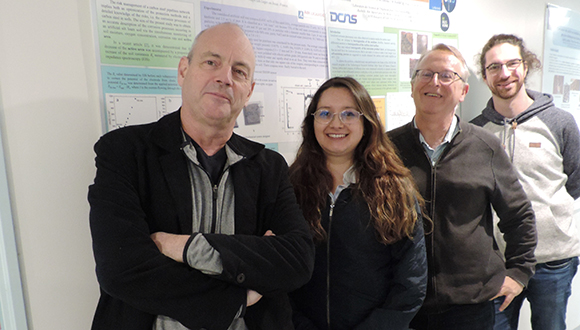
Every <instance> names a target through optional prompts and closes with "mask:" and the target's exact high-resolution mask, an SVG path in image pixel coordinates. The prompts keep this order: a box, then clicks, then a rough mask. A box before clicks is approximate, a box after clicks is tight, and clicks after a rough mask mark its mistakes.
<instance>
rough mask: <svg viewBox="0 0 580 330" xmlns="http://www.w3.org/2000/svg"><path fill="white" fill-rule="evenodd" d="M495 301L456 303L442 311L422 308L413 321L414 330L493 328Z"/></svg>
mask: <svg viewBox="0 0 580 330" xmlns="http://www.w3.org/2000/svg"><path fill="white" fill-rule="evenodd" d="M494 317H495V309H494V306H493V301H486V302H483V303H480V304H473V305H454V306H452V307H450V308H449V309H447V310H446V311H444V312H442V313H436V314H430V313H427V312H426V311H425V310H423V309H421V310H420V311H419V313H417V315H416V316H415V318H414V319H413V321H411V325H410V327H411V329H414V330H493V323H494Z"/></svg>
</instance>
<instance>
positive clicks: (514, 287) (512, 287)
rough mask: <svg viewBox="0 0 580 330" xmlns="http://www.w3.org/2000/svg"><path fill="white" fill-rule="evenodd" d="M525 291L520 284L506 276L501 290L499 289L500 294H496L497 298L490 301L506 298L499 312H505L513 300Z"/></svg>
mask: <svg viewBox="0 0 580 330" xmlns="http://www.w3.org/2000/svg"><path fill="white" fill-rule="evenodd" d="M523 290H524V287H523V286H522V285H521V284H520V283H518V282H517V281H515V280H513V279H512V278H511V277H509V276H506V277H505V280H504V281H503V284H502V286H501V288H500V289H499V292H498V294H496V295H495V297H493V298H491V299H490V300H494V299H495V298H498V297H501V296H505V299H504V301H503V304H501V306H500V307H499V311H500V312H503V310H504V309H506V308H507V307H508V306H509V305H510V304H511V302H512V300H514V298H515V297H517V296H518V295H519V294H520V293H522V291H523Z"/></svg>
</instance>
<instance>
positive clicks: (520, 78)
mask: <svg viewBox="0 0 580 330" xmlns="http://www.w3.org/2000/svg"><path fill="white" fill-rule="evenodd" d="M521 58H522V55H521V54H520V49H519V48H518V47H517V46H515V45H512V44H509V43H503V44H499V45H496V46H494V47H492V48H491V49H490V50H489V51H488V52H487V53H486V54H485V67H487V66H489V65H490V64H492V63H498V64H504V63H506V62H508V61H510V60H514V59H521ZM526 74H527V68H526V64H525V62H524V63H522V64H521V65H520V66H518V67H517V68H516V69H515V70H513V71H510V70H508V69H507V68H506V66H505V65H503V66H502V67H501V69H500V70H499V72H498V73H497V74H495V75H492V74H490V73H487V74H486V77H485V78H484V81H485V83H486V84H487V87H489V90H490V91H491V93H492V94H493V95H494V97H498V98H501V99H504V100H510V99H513V98H514V97H515V96H517V95H519V93H525V88H522V87H524V81H525V79H526Z"/></svg>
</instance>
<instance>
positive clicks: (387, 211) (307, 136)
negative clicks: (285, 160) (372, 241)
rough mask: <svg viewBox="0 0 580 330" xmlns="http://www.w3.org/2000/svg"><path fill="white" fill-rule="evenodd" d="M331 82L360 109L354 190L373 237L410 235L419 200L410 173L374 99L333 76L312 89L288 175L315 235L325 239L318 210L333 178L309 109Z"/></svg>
mask: <svg viewBox="0 0 580 330" xmlns="http://www.w3.org/2000/svg"><path fill="white" fill-rule="evenodd" d="M332 87H338V88H346V89H347V90H349V91H350V93H351V94H352V95H353V97H354V99H355V101H356V104H357V107H358V109H357V110H358V111H360V112H361V113H362V114H363V116H362V117H363V119H362V120H363V126H364V135H363V137H362V139H361V141H360V142H359V144H358V145H357V147H356V149H355V152H354V169H355V171H356V174H357V177H358V182H357V183H356V184H355V185H354V187H353V192H354V194H355V195H359V196H361V197H362V198H364V200H365V202H366V203H367V205H368V207H369V211H370V213H371V217H372V223H373V226H374V228H375V230H376V232H377V239H378V240H379V241H380V242H381V243H383V244H392V243H394V242H397V241H399V240H401V239H402V238H404V237H409V238H411V237H412V236H411V235H412V233H413V229H414V226H415V223H416V221H417V218H418V216H419V214H418V210H417V208H416V207H415V206H416V202H417V201H418V202H419V203H420V204H421V205H422V204H423V199H422V198H421V195H420V194H419V193H418V192H417V190H416V188H415V184H414V182H413V179H412V176H411V173H410V171H409V170H408V169H407V168H406V167H405V166H404V165H403V163H402V162H401V160H400V159H399V157H398V156H397V153H396V152H395V149H394V147H393V144H392V143H391V141H390V140H389V138H388V137H387V135H386V134H385V131H384V129H383V125H382V123H381V120H380V119H379V116H378V114H377V111H376V108H375V105H374V103H373V100H372V99H371V97H370V95H369V94H368V92H367V91H366V90H365V88H364V87H363V86H362V85H361V84H360V83H359V82H358V81H356V80H355V79H353V78H350V77H336V78H332V79H329V80H327V81H326V82H325V83H324V84H322V86H320V88H319V89H318V91H317V92H316V93H315V94H314V97H313V98H312V102H311V103H310V105H309V107H308V111H307V113H306V116H305V118H304V121H303V122H302V137H303V141H302V144H301V145H300V148H299V149H298V153H297V155H296V159H295V161H294V163H293V164H292V166H290V181H291V182H292V184H293V185H294V190H295V192H296V197H297V198H298V203H299V204H300V206H301V207H302V211H303V212H304V217H305V218H306V220H307V221H308V223H309V224H310V229H311V230H312V233H313V236H314V240H315V241H316V242H321V241H323V240H325V239H326V232H325V231H324V229H323V228H322V224H321V211H322V210H324V208H325V207H326V202H327V199H328V194H329V192H330V190H331V189H332V187H333V178H332V175H331V173H330V171H329V170H328V168H327V166H326V156H325V154H324V152H323V150H322V148H321V147H320V145H319V144H318V141H317V140H316V136H315V134H314V117H313V116H312V114H313V113H314V112H315V111H316V108H317V106H318V102H319V100H320V96H321V95H322V93H323V92H324V91H326V90H327V89H329V88H332Z"/></svg>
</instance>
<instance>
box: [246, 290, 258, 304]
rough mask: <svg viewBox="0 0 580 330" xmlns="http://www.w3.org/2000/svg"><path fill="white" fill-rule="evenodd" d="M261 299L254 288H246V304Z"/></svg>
mask: <svg viewBox="0 0 580 330" xmlns="http://www.w3.org/2000/svg"><path fill="white" fill-rule="evenodd" d="M260 299H262V295H261V294H259V293H258V292H256V291H254V290H248V298H247V299H246V306H247V307H250V306H252V305H253V304H255V303H257V302H258V301H260Z"/></svg>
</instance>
